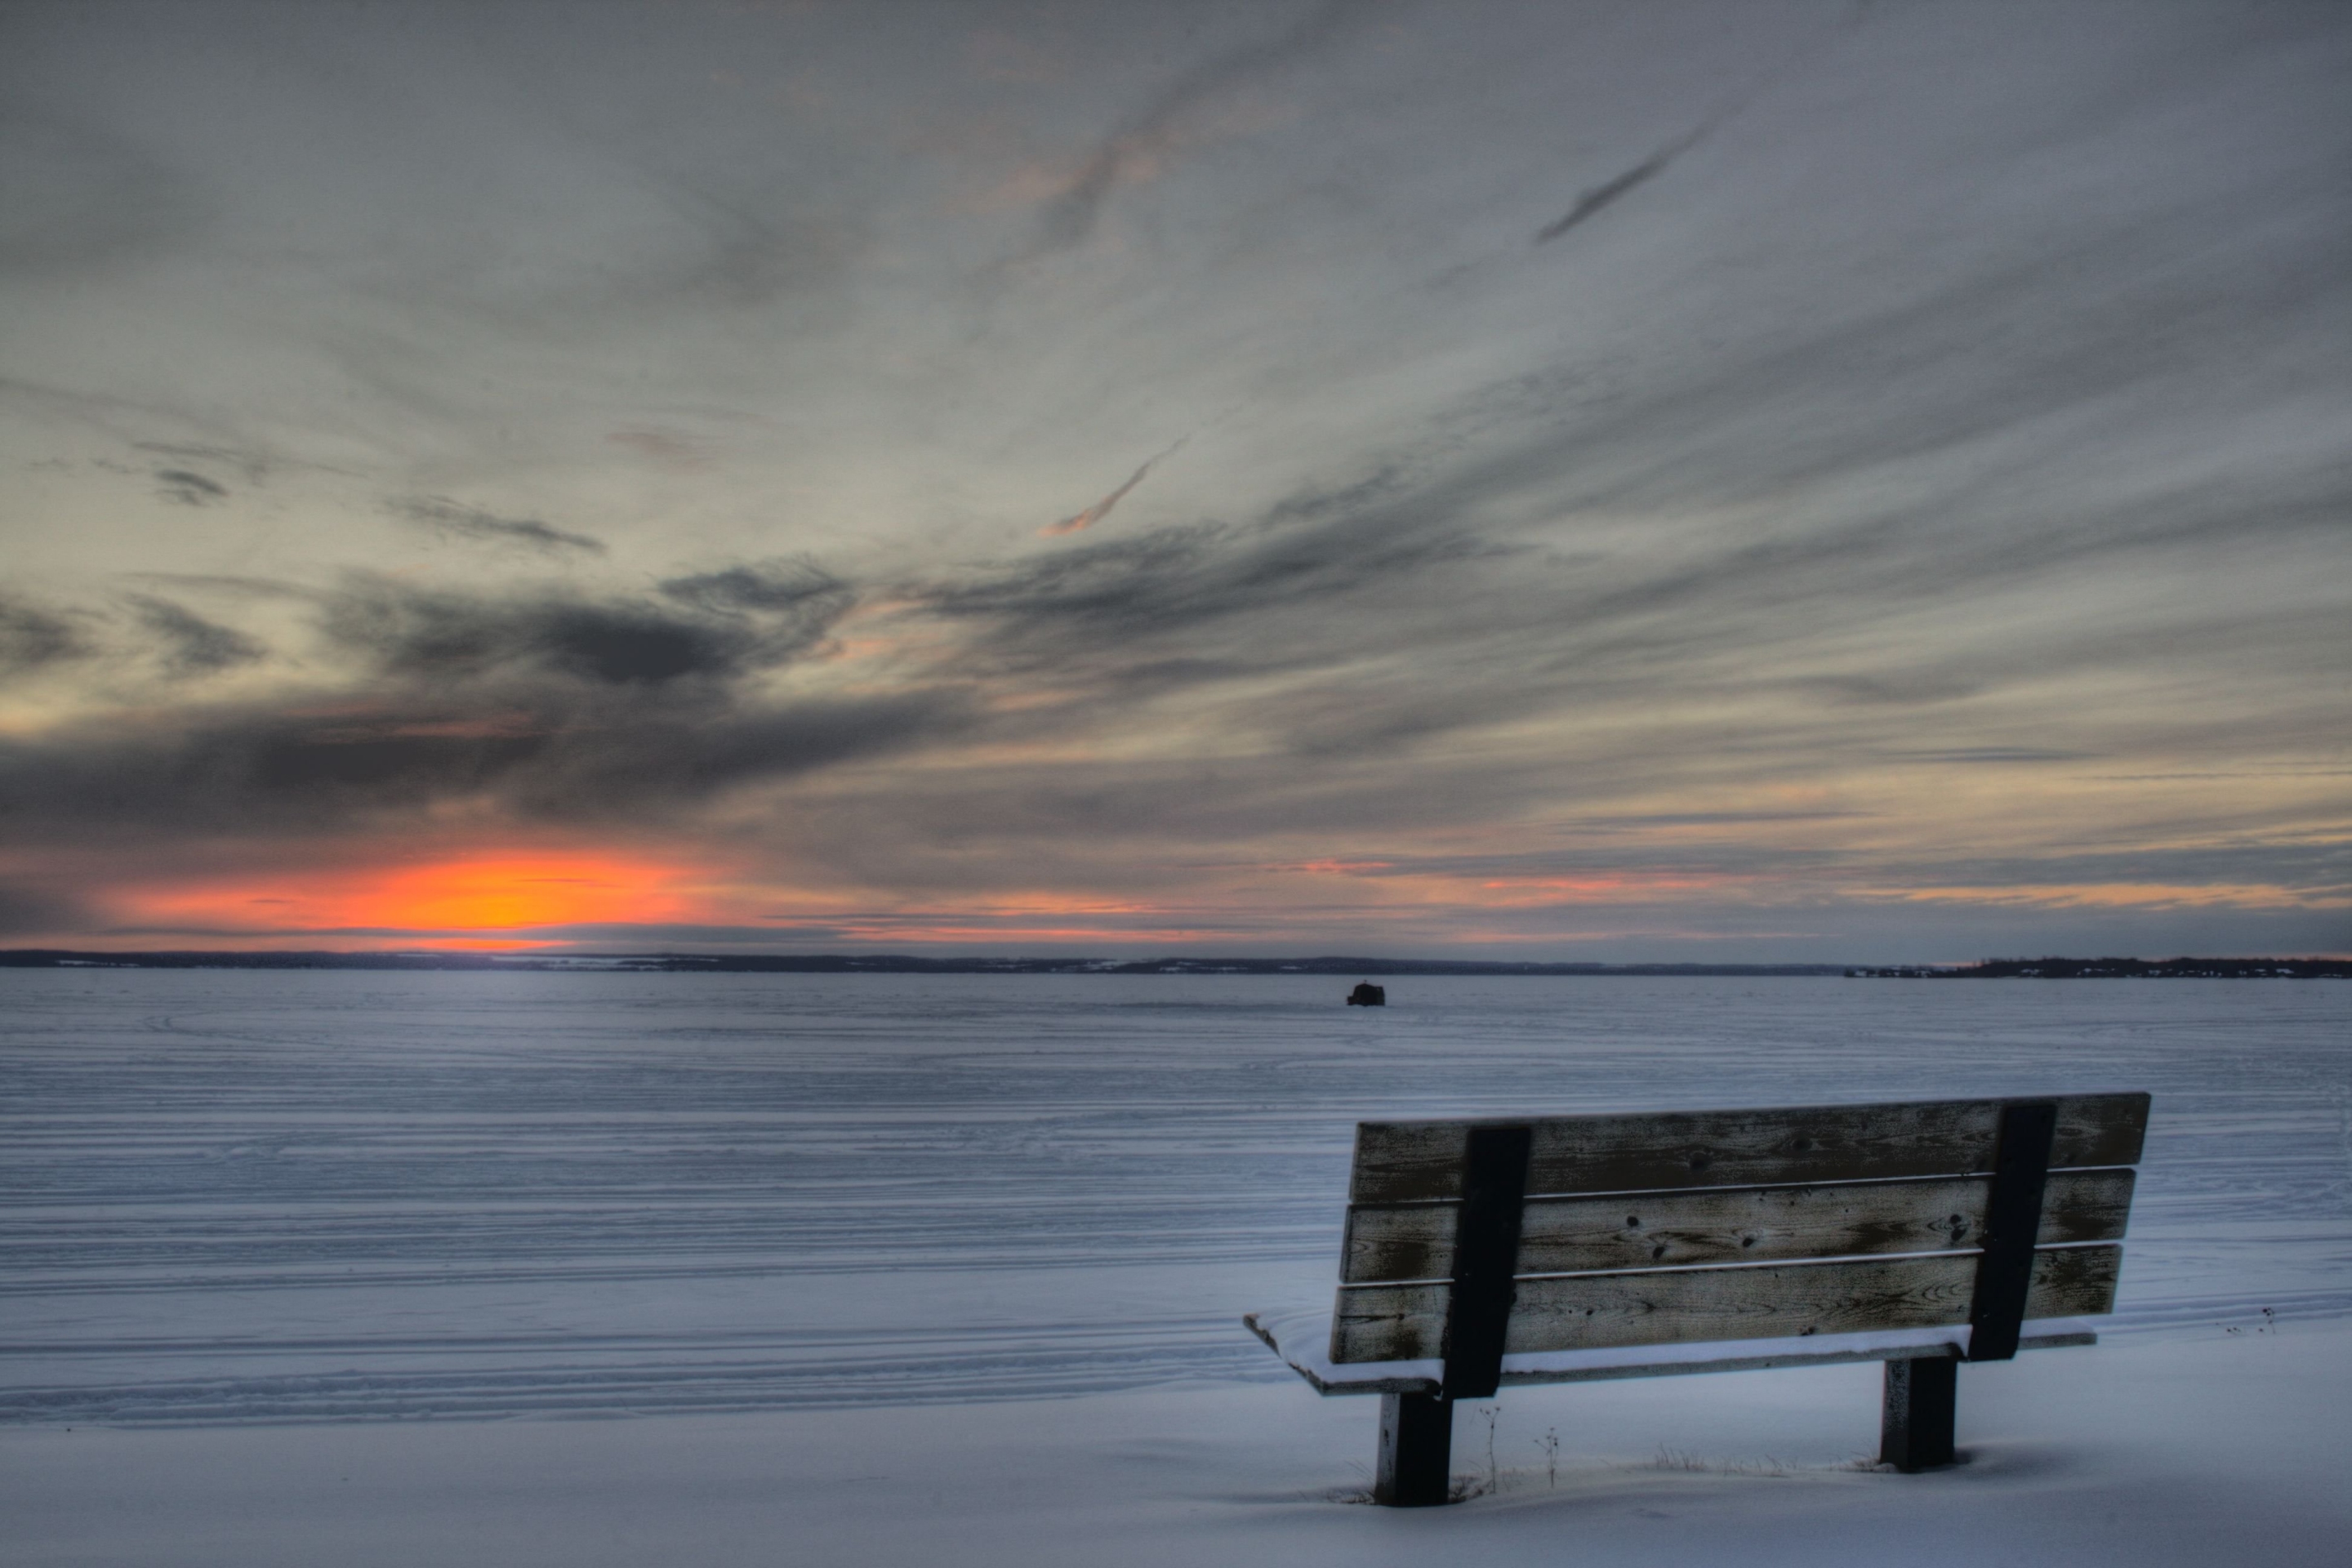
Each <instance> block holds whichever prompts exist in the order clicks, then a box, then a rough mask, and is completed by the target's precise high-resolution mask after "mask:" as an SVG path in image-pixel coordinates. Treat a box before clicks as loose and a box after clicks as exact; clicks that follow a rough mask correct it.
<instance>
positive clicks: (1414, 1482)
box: [1372, 1394, 1454, 1508]
mask: <svg viewBox="0 0 2352 1568" xmlns="http://www.w3.org/2000/svg"><path fill="white" fill-rule="evenodd" d="M1453 1467H1454V1402H1453V1401H1452V1400H1450V1399H1447V1398H1445V1397H1444V1395H1442V1394H1382V1395H1381V1462H1380V1468H1378V1469H1377V1470H1375V1471H1374V1472H1373V1475H1372V1500H1373V1501H1374V1502H1377V1503H1384V1504H1386V1505H1387V1506H1388V1507H1390V1508H1430V1507H1433V1506H1434V1505H1436V1504H1438V1503H1442V1502H1444V1501H1445V1500H1446V1492H1447V1490H1448V1489H1449V1487H1450V1484H1451V1481H1452V1478H1453Z"/></svg>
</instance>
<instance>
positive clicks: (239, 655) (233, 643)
mask: <svg viewBox="0 0 2352 1568" xmlns="http://www.w3.org/2000/svg"><path fill="white" fill-rule="evenodd" d="M131 613H132V614H133V615H134V616H137V617H138V620H139V624H140V626H142V627H143V628H144V629H145V630H146V631H147V632H148V633H149V634H150V635H151V636H152V637H153V638H154V639H155V640H156V642H157V643H158V644H159V645H160V647H159V659H160V662H161V663H162V664H163V668H165V669H166V670H167V671H168V672H170V673H171V674H173V675H180V676H196V675H213V674H216V673H218V672H219V671H221V670H224V669H231V668H235V667H236V666H237V665H240V664H252V663H254V662H255V661H257V660H258V659H260V658H265V657H266V656H267V655H268V649H267V648H265V647H262V645H261V644H260V643H258V642H256V641H255V640H254V639H253V638H251V637H247V636H246V635H245V634H244V633H243V632H239V631H236V630H234V629H232V628H230V627H228V626H221V625H218V624H217V623H215V622H212V621H208V620H206V619H205V618H204V617H203V616H199V615H197V614H196V613H195V612H194V611H193V610H190V609H188V608H187V607H186V606H184V605H175V604H173V603H172V601H170V600H169V599H158V598H153V597H152V596H150V595H144V594H134V595H131Z"/></svg>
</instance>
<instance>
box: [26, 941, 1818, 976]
mask: <svg viewBox="0 0 2352 1568" xmlns="http://www.w3.org/2000/svg"><path fill="white" fill-rule="evenodd" d="M0 968H5V969H93V968H95V969H373V970H387V969H389V970H408V969H414V970H436V969H458V970H529V971H536V972H541V973H555V972H560V971H566V970H579V971H587V972H607V973H609V972H612V971H616V970H617V971H635V972H640V973H685V974H1346V975H1354V976H1358V977H1361V976H1365V975H1376V974H1377V975H1389V974H1430V975H1444V974H1458V975H1488V974H1536V975H1545V974H1730V975H1742V974H1744V975H1776V974H1843V973H1848V971H1847V969H1846V968H1845V966H1844V965H1843V964H1836V963H1745V964H1743V963H1473V962H1468V961H1457V960H1454V959H1442V958H1139V959H1108V958H915V957H909V956H908V955H905V954H901V953H871V954H863V953H681V952H656V953H614V954H576V953H562V954H549V953H535V952H513V953H506V952H500V953H485V952H62V951H58V950H55V949H47V948H17V949H15V950H12V951H0Z"/></svg>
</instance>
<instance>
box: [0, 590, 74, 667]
mask: <svg viewBox="0 0 2352 1568" xmlns="http://www.w3.org/2000/svg"><path fill="white" fill-rule="evenodd" d="M90 651H91V650H90V646H89V641H88V639H87V638H85V637H83V635H82V633H81V631H80V629H79V628H78V627H77V626H75V625H74V624H73V623H72V622H71V621H68V620H67V619H65V618H64V617H63V616H57V615H53V614H51V613H50V612H49V611H47V610H44V609H41V608H40V607H38V606H37V605H29V604H26V602H25V601H23V600H22V599H16V598H10V597H8V596H6V595H0V674H8V675H19V674H27V673H29V672H31V671H33V670H36V669H40V668H45V667H46V666H48V665H53V664H59V663H62V662H64V661H66V660H68V659H76V658H87V657H88V656H89V653H90Z"/></svg>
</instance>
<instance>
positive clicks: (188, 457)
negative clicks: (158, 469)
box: [131, 441, 273, 485]
mask: <svg viewBox="0 0 2352 1568" xmlns="http://www.w3.org/2000/svg"><path fill="white" fill-rule="evenodd" d="M131 445H132V446H133V447H136V448H137V449H138V450H140V451H142V452H152V453H155V454H156V455H157V456H158V457H164V458H179V459H180V460H181V461H182V462H194V463H214V464H220V465H224V466H226V467H228V468H235V469H236V470H237V471H238V472H239V473H241V474H243V475H244V476H245V482H246V483H247V484H249V485H257V484H259V483H261V481H262V480H263V479H267V478H268V475H269V470H270V468H271V467H272V466H273V464H272V461H271V459H270V458H268V457H267V456H266V455H264V454H262V453H260V452H256V451H251V450H248V449H247V448H244V447H227V446H222V445H220V444H218V443H216V442H195V443H188V442H177V441H134V442H132V443H131Z"/></svg>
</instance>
